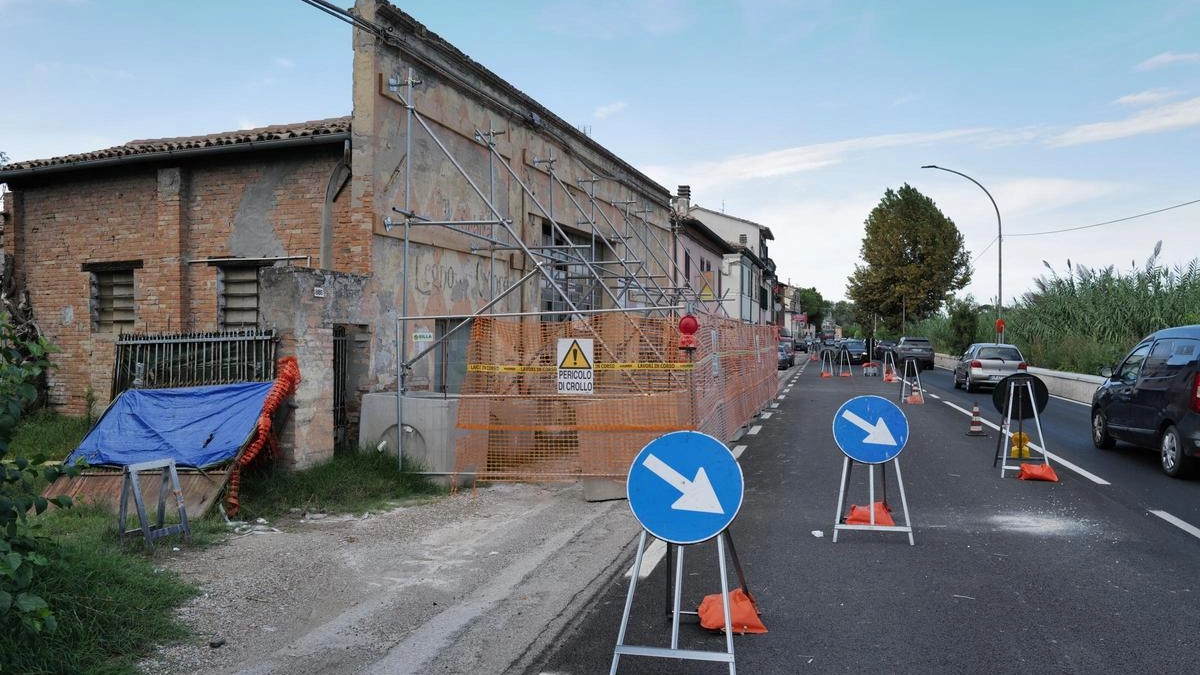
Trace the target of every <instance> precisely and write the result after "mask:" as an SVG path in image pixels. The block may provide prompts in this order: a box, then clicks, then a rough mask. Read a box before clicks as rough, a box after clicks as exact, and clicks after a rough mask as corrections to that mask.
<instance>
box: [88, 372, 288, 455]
mask: <svg viewBox="0 0 1200 675" xmlns="http://www.w3.org/2000/svg"><path fill="white" fill-rule="evenodd" d="M271 386H272V383H271V382H246V383H240V384H222V385H215V386H209V387H184V388H178V389H129V390H127V391H124V392H122V393H121V395H120V396H118V397H117V400H116V401H114V402H113V403H112V405H110V406H109V407H108V410H106V411H105V412H104V415H103V416H102V417H101V418H100V421H98V422H97V423H96V426H95V427H93V428H92V430H91V431H90V432H88V435H87V436H86V437H85V438H84V439H83V442H82V443H80V444H79V447H78V448H75V451H74V452H72V453H71V454H70V456H68V457H67V462H68V463H73V462H75V461H78V460H80V459H83V460H86V461H87V462H88V464H91V465H92V466H98V465H117V466H126V465H129V464H136V463H138V462H146V461H150V460H153V459H174V460H175V464H176V465H178V466H192V467H198V468H202V467H206V466H213V465H216V464H222V463H224V462H228V461H229V460H231V459H233V458H234V457H235V456H237V453H238V451H239V450H240V449H241V448H242V446H243V445H245V444H246V442H247V441H249V440H250V438H251V434H252V432H253V431H254V430H255V428H256V427H257V424H258V418H259V416H260V415H262V409H263V401H265V400H266V398H267V392H269V391H270V390H271Z"/></svg>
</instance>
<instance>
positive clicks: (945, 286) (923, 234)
mask: <svg viewBox="0 0 1200 675" xmlns="http://www.w3.org/2000/svg"><path fill="white" fill-rule="evenodd" d="M859 253H860V255H861V256H862V259H863V263H864V264H862V265H855V266H854V274H852V275H850V278H849V279H848V281H847V284H846V292H847V295H849V296H850V299H851V300H853V301H854V303H855V304H856V305H857V307H858V309H859V310H860V311H862V312H874V313H877V314H878V315H879V318H880V320H881V321H882V322H883V323H884V325H885V326H887V327H888V328H889V329H891V330H893V331H901V330H902V329H903V325H902V323H903V322H904V321H905V320H907V321H909V322H911V321H914V320H921V319H926V318H928V317H930V316H933V315H934V314H935V313H936V312H937V311H938V310H939V309H941V307H942V304H943V302H945V299H946V297H947V295H948V294H950V293H952V292H953V291H956V290H959V289H961V288H963V287H964V286H966V285H967V284H968V283H970V281H971V258H970V256H969V255H968V254H967V251H966V248H965V247H964V245H963V237H962V234H961V233H959V231H958V228H957V227H955V225H954V221H952V220H950V219H949V218H947V217H946V216H945V215H944V214H943V213H942V212H941V211H940V210H939V209H938V207H937V205H936V204H934V203H933V200H932V199H930V198H929V197H926V196H925V195H923V194H921V193H920V191H918V190H917V189H916V188H914V187H912V186H910V185H908V184H907V183H905V184H904V186H903V187H901V188H900V189H899V190H892V189H890V188H889V189H888V190H887V191H886V192H884V194H883V199H881V200H880V202H879V205H878V206H876V207H875V208H874V209H872V210H871V214H870V215H869V216H867V220H866V234H865V235H864V236H863V242H862V248H861V249H860V251H859Z"/></svg>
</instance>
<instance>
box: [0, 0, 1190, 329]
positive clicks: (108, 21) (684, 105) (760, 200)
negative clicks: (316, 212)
mask: <svg viewBox="0 0 1200 675" xmlns="http://www.w3.org/2000/svg"><path fill="white" fill-rule="evenodd" d="M336 4H339V5H340V6H347V7H348V6H350V4H351V3H350V0H343V1H342V2H338V3H336ZM393 4H396V5H397V6H398V7H400V8H401V9H403V10H405V11H406V12H408V13H409V14H411V15H412V16H413V17H414V18H416V19H417V20H418V21H420V22H422V23H424V24H425V25H426V26H427V27H428V28H429V29H430V30H432V31H433V32H435V33H437V34H438V35H440V36H442V37H443V38H445V39H446V40H448V41H449V42H451V43H452V44H453V45H455V46H456V47H457V48H458V49H460V50H461V51H463V52H464V53H466V54H467V55H468V56H470V57H471V58H472V59H474V60H475V61H477V62H479V63H481V64H483V65H484V66H485V67H487V68H488V69H490V70H491V71H493V72H494V73H496V74H497V75H499V76H500V77H502V78H504V79H505V80H506V81H508V82H509V83H510V84H512V85H513V86H515V87H517V88H518V89H520V90H522V91H523V92H525V93H526V94H528V95H529V96H531V97H532V98H534V99H535V100H537V101H538V102H540V103H541V104H542V105H544V106H546V107H547V108H549V109H550V110H552V111H554V112H555V113H556V114H557V115H558V116H559V117H561V118H563V119H565V120H567V121H568V122H571V123H572V124H575V125H576V126H579V127H581V128H586V129H588V130H589V133H590V134H591V136H592V137H593V138H594V139H595V140H596V141H598V142H599V143H600V144H602V145H603V146H604V147H606V148H607V149H608V150H610V151H611V152H613V153H614V154H616V155H618V156H619V157H621V158H622V159H623V160H625V161H626V162H628V163H630V164H632V165H633V166H634V167H636V168H638V169H640V170H641V171H642V172H644V173H645V174H646V175H648V176H649V177H650V178H652V179H654V180H655V181H657V182H658V183H660V184H661V185H663V186H664V187H666V188H668V189H670V190H671V191H672V192H673V191H674V190H675V188H676V187H677V186H679V185H690V186H691V187H692V201H693V203H695V204H699V205H701V206H704V207H707V208H710V209H715V210H723V211H724V212H726V213H728V214H730V215H733V216H737V217H739V218H745V219H748V220H752V221H754V222H757V223H759V224H761V225H765V226H767V227H769V228H770V229H771V232H772V233H773V235H774V241H773V242H770V255H771V258H772V259H773V260H775V262H776V265H777V271H778V274H779V277H780V278H781V279H782V280H783V281H785V282H788V283H790V284H792V285H795V286H801V287H815V288H816V289H817V290H818V291H820V292H821V294H822V295H823V296H824V297H825V298H827V299H829V300H831V301H835V300H841V299H844V298H845V297H846V279H847V277H848V276H849V275H850V274H852V273H853V271H854V267H855V265H856V264H861V263H862V261H861V258H860V256H859V251H860V249H861V245H862V237H863V232H864V228H863V222H864V221H865V220H866V218H867V216H868V215H869V214H870V212H871V209H872V208H874V207H875V206H876V205H878V203H879V201H880V200H881V199H882V197H883V195H884V192H885V191H886V190H888V189H889V188H890V189H897V188H899V187H901V186H902V185H904V184H905V183H907V184H909V185H912V186H913V187H915V188H917V189H918V190H920V191H921V192H922V193H923V194H925V195H927V196H928V197H930V198H932V199H933V200H934V202H935V203H936V204H937V206H938V207H939V208H940V209H941V211H942V212H943V213H944V214H945V215H946V216H947V217H949V218H950V219H951V220H953V221H954V223H955V224H956V225H957V227H958V229H959V231H960V232H961V233H962V235H963V237H964V241H965V245H966V248H967V250H968V252H969V253H970V255H971V256H972V260H973V262H972V266H973V275H972V281H971V283H970V284H969V285H968V286H967V287H966V288H965V289H963V290H962V291H960V292H959V293H958V295H959V296H960V297H963V296H966V295H968V294H969V295H971V296H972V297H973V298H974V299H975V300H976V301H977V302H981V303H983V302H994V299H995V297H996V295H997V293H998V292H1001V293H1002V295H1003V298H1004V303H1005V304H1006V305H1007V304H1011V303H1012V302H1013V300H1014V299H1015V298H1019V297H1021V296H1022V294H1024V293H1025V292H1027V291H1030V290H1032V289H1033V288H1034V280H1035V279H1036V278H1037V277H1039V276H1045V275H1049V274H1052V273H1057V274H1059V275H1065V274H1067V273H1068V272H1067V265H1068V261H1070V263H1072V264H1075V265H1083V266H1086V267H1090V268H1102V267H1107V266H1109V265H1112V266H1115V267H1116V268H1117V269H1118V270H1122V271H1126V270H1129V269H1130V268H1131V267H1133V266H1141V265H1142V264H1144V262H1145V260H1146V259H1147V258H1148V257H1149V256H1150V255H1151V254H1152V252H1153V250H1154V246H1155V243H1156V242H1158V241H1160V240H1161V241H1162V254H1161V255H1160V257H1159V262H1160V263H1162V264H1165V265H1168V266H1173V265H1180V264H1186V263H1188V262H1190V261H1191V260H1192V259H1194V258H1196V257H1197V256H1200V203H1196V204H1191V205H1187V206H1180V207H1179V208H1174V209H1170V210H1167V211H1163V212H1161V213H1157V214H1154V215H1148V216H1144V217H1139V218H1134V219H1131V220H1124V221H1122V222H1117V223H1111V224H1107V225H1099V226H1096V227H1087V226H1091V225H1096V224H1098V223H1104V222H1106V221H1112V220H1117V219H1122V218H1127V217H1129V216H1136V215H1138V214H1143V213H1147V212H1150V211H1157V210H1159V209H1164V208H1167V207H1172V206H1176V205H1180V204H1184V203H1186V202H1192V201H1196V200H1200V182H1197V180H1196V178H1197V176H1200V0H1121V1H1105V0H1080V1H1077V0H1057V1H1055V2H1045V0H1035V1H1027V0H1012V1H1010V2H1005V3H976V2H951V1H948V0H942V1H932V0H929V1H927V0H906V1H905V2H894V1H893V0H856V1H854V2H851V1H849V0H844V1H838V0H725V1H722V0H611V1H609V0H590V1H588V2H582V1H578V0H510V1H507V2H501V3H498V2H474V1H470V0H455V1H453V2H448V1H446V0H412V1H411V2H396V3H393ZM352 57H353V55H352V52H351V29H350V27H349V25H348V24H346V23H343V22H341V21H339V20H337V19H335V18H334V17H331V16H329V15H328V14H326V13H324V12H321V11H319V10H317V9H315V8H313V7H312V6H310V5H308V4H306V3H304V2H302V1H301V0H205V1H204V2H195V1H189V2H184V1H183V0H0V81H2V82H3V84H2V85H0V91H2V92H3V95H2V96H0V151H4V152H6V153H7V154H8V155H9V159H10V161H23V160H29V159H44V158H49V157H56V156H60V155H65V154H72V153H78V152H87V151H91V150H99V149H102V148H107V147H111V146H115V145H121V144H123V143H127V142H128V141H131V140H134V139H147V138H165V137H173V136H190V135H200V134H208V133H215V132H220V131H230V130H234V129H243V128H252V127H256V126H265V125H269V124H283V123H289V122H300V121H305V120H314V119H322V118H327V117H337V116H341V115H348V114H350V112H351V91H350V90H351V79H350V77H351V60H352ZM928 164H933V165H938V166H942V167H945V168H947V169H952V170H954V171H958V172H960V173H963V174H967V175H969V176H971V177H972V178H974V179H975V180H976V181H978V182H979V183H980V184H982V185H983V186H984V187H985V188H986V190H987V192H988V193H990V194H991V196H992V197H993V198H994V199H995V202H996V206H997V208H998V210H999V213H1000V221H999V222H998V221H997V217H996V211H995V210H994V209H993V207H992V202H991V201H990V200H989V199H988V195H987V194H985V192H984V191H983V190H981V189H980V188H979V187H977V186H976V185H974V184H973V183H971V182H970V181H969V180H967V179H965V178H962V177H960V176H958V175H954V174H952V173H949V172H945V171H938V170H934V169H925V170H922V169H921V167H922V166H923V165H928ZM1074 228H1082V229H1074ZM1054 230H1072V231H1066V232H1052V231H1054ZM1001 232H1002V233H1003V238H1002V239H1001V244H1000V245H999V246H998V245H997V235H998V234H1000V233H1001ZM1001 262H1002V265H1001ZM1047 265H1048V266H1049V267H1047ZM1001 277H1002V278H1001Z"/></svg>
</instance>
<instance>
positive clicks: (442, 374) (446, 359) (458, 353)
mask: <svg viewBox="0 0 1200 675" xmlns="http://www.w3.org/2000/svg"><path fill="white" fill-rule="evenodd" d="M470 322H471V319H469V318H463V319H437V320H436V330H437V338H438V339H439V340H441V339H442V338H443V337H445V335H446V333H449V332H450V331H451V330H453V329H454V328H455V327H456V326H458V325H459V324H462V323H466V324H468V325H466V326H463V327H462V328H459V329H458V330H457V331H455V333H454V334H453V335H451V336H450V337H449V338H448V339H446V340H445V341H443V342H440V343H438V346H437V349H435V350H434V353H433V355H432V356H433V364H434V365H433V389H434V391H437V392H439V393H442V394H458V393H461V392H462V383H463V378H464V377H466V375H467V343H468V341H469V340H470V338H471V326H470V325H469V324H470Z"/></svg>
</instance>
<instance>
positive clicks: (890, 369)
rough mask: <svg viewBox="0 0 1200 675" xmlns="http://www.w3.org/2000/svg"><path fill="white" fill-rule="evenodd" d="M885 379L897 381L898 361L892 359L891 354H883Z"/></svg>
mask: <svg viewBox="0 0 1200 675" xmlns="http://www.w3.org/2000/svg"><path fill="white" fill-rule="evenodd" d="M883 381H884V382H895V381H896V362H895V361H893V360H892V355H891V354H884V356H883Z"/></svg>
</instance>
